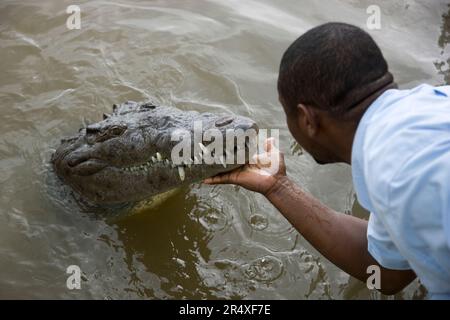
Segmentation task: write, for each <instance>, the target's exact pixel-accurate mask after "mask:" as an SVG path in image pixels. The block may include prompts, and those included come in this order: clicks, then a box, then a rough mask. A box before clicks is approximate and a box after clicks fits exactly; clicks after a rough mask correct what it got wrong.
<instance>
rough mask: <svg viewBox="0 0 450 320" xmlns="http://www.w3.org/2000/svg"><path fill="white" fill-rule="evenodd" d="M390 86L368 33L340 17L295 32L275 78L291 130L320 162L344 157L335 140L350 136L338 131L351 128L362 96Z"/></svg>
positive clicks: (383, 63)
mask: <svg viewBox="0 0 450 320" xmlns="http://www.w3.org/2000/svg"><path fill="white" fill-rule="evenodd" d="M393 86H394V83H393V78H392V75H391V74H390V73H389V72H388V65H387V63H386V60H385V59H384V57H383V55H382V53H381V50H380V49H379V47H378V46H377V44H376V43H375V41H374V40H373V39H372V37H371V36H370V35H369V34H367V33H366V32H365V31H363V30H361V29H360V28H357V27H355V26H352V25H348V24H344V23H327V24H324V25H321V26H318V27H316V28H313V29H311V30H309V31H308V32H306V33H305V34H303V35H302V36H301V37H299V38H298V39H297V40H296V41H295V42H294V43H293V44H292V45H291V46H290V47H289V48H288V49H287V50H286V52H285V53H284V55H283V58H282V60H281V65H280V73H279V78H278V93H279V97H280V102H281V104H282V105H283V108H284V110H285V113H286V116H287V123H288V127H289V130H290V131H291V133H292V135H293V136H294V138H295V139H296V140H297V142H299V143H300V145H302V146H303V147H304V148H305V149H306V151H308V152H309V153H310V154H311V155H312V156H313V157H314V158H315V160H316V161H317V162H318V163H331V162H339V161H344V159H343V157H342V156H340V155H339V154H338V153H339V152H337V150H336V142H338V143H337V144H339V139H341V138H342V141H344V140H348V137H344V136H343V137H336V134H337V133H338V132H340V133H342V132H346V131H348V132H349V133H354V131H355V130H356V127H357V124H358V122H359V120H360V118H361V116H362V114H363V113H364V111H365V109H366V108H367V105H368V104H367V103H364V102H365V101H366V102H367V99H369V98H370V97H372V98H376V97H377V96H378V95H379V94H380V93H382V92H384V91H385V90H387V89H388V88H392V87H393ZM371 101H373V99H372V100H370V102H371ZM346 127H347V128H348V129H349V130H342V129H345V128H346Z"/></svg>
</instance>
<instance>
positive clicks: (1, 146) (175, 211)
mask: <svg viewBox="0 0 450 320" xmlns="http://www.w3.org/2000/svg"><path fill="white" fill-rule="evenodd" d="M447 2H448V1H427V0H423V1H413V0H405V1H395V4H393V1H387V0H386V1H374V0H370V1H356V0H341V1H338V0H332V1H274V0H271V1H269V0H265V1H247V0H246V1H219V0H217V1H197V0H196V1H193V0H191V1H125V0H124V1H121V2H119V1H111V2H110V1H108V2H106V1H89V2H87V1H85V2H83V1H79V2H77V4H79V5H80V7H81V30H68V29H67V28H66V19H67V17H68V14H66V7H67V6H68V5H70V4H72V3H71V2H70V1H58V0H54V1H48V0H45V1H44V0H41V1H5V0H2V1H1V3H0V50H1V51H0V72H1V74H0V101H1V117H0V298H97V299H102V298H113V299H116V298H249V299H252V298H269V299H278V298H282V299H305V298H320V299H329V298H335V299H348V298H376V299H379V298H383V297H381V296H380V295H377V294H373V293H371V292H370V291H369V290H368V289H366V288H365V286H364V284H362V283H360V282H358V281H356V280H355V279H352V278H350V277H349V276H348V275H346V274H345V273H344V272H342V271H340V270H339V269H337V268H336V267H335V266H333V265H332V264H330V263H329V262H328V261H327V260H326V259H324V258H323V257H322V256H320V255H319V254H318V253H317V252H316V251H315V250H314V249H312V248H311V247H310V246H309V244H308V243H306V241H305V240H304V239H303V238H302V237H301V236H299V235H298V234H297V233H296V231H295V230H294V229H293V228H292V227H291V226H290V225H289V224H288V223H287V222H286V221H285V220H284V218H283V217H282V216H281V215H280V214H279V213H278V212H277V211H276V210H275V209H274V208H273V207H272V206H271V205H270V204H269V203H268V202H267V201H266V200H264V199H263V198H262V197H261V196H259V195H256V194H253V193H250V192H246V191H244V190H241V189H238V188H236V187H232V186H221V187H208V186H200V185H194V186H192V187H191V188H189V189H188V190H184V191H183V192H181V193H180V194H178V195H177V196H176V197H175V198H173V199H172V200H171V201H169V202H167V203H165V204H164V205H163V206H162V207H160V208H159V209H157V210H155V212H152V213H151V214H147V215H142V216H135V217H133V218H130V219H128V220H125V221H121V222H118V223H115V224H112V223H106V222H103V221H95V220H92V219H90V218H88V217H87V216H86V215H84V214H80V213H79V212H77V210H73V209H68V208H69V207H70V206H66V205H65V202H64V199H60V198H59V196H60V195H59V194H58V193H57V192H54V190H52V189H51V188H50V190H49V188H48V185H47V177H48V165H47V163H48V160H49V157H50V154H51V152H52V148H55V147H56V146H57V144H58V142H59V139H60V138H61V137H62V136H65V135H69V134H71V133H72V132H74V131H76V130H78V128H79V127H80V126H81V125H82V123H83V122H84V121H86V122H89V121H96V120H98V119H99V118H100V117H101V114H102V113H104V112H108V111H109V110H110V108H111V105H112V104H113V103H116V102H123V101H125V100H136V101H140V100H146V99H147V98H149V97H152V98H154V99H157V101H159V102H160V103H161V104H167V105H174V106H177V107H179V108H182V109H195V110H198V111H206V110H208V111H224V110H225V111H229V112H234V113H238V114H241V115H245V116H250V117H252V118H253V119H255V120H256V121H257V122H258V123H259V124H260V127H266V128H280V129H281V142H280V145H281V148H282V150H283V151H284V152H286V155H287V157H286V158H287V165H288V170H289V174H290V176H291V177H292V178H294V179H295V180H296V181H297V182H298V183H299V184H301V185H302V186H303V187H304V188H306V189H308V190H309V191H311V192H312V193H313V194H314V195H316V196H317V197H319V198H320V199H321V200H323V201H324V202H325V203H327V204H328V205H330V206H331V207H333V208H335V209H337V210H340V211H342V212H346V213H349V214H352V213H351V212H352V207H353V202H354V194H353V191H352V186H351V178H350V172H349V168H348V167H346V166H343V165H336V166H325V167H319V166H317V165H315V164H314V163H313V162H312V161H311V159H310V158H309V157H308V156H307V155H305V154H302V153H301V152H300V151H299V150H298V149H296V148H295V146H294V144H293V139H292V138H291V137H290V136H289V134H288V132H287V130H286V128H285V122H284V115H283V113H282V110H281V107H280V106H279V104H278V102H277V92H276V79H277V69H278V64H279V60H280V58H281V55H282V53H283V51H284V50H285V48H286V47H287V46H288V45H289V44H290V43H291V41H293V40H294V39H295V38H296V37H297V36H298V35H300V34H301V33H302V32H304V31H306V30H307V29H309V28H310V27H313V26H315V25H318V24H320V23H323V22H327V21H331V20H339V21H346V22H349V23H353V24H356V25H359V26H361V27H365V22H366V19H367V17H368V15H367V14H366V8H367V7H368V6H369V5H370V4H373V3H378V4H379V5H380V6H381V9H382V30H379V31H371V34H373V36H374V37H375V38H376V39H377V41H378V42H379V44H380V46H381V47H382V49H383V50H384V52H385V54H386V57H387V59H388V60H389V62H390V66H391V69H392V71H393V73H394V74H395V76H396V77H397V80H398V81H399V83H400V84H401V86H402V87H411V86H414V85H416V84H419V83H421V82H427V83H431V84H443V83H445V82H448V81H449V80H450V76H449V72H448V71H447V70H448V62H449V60H448V59H449V58H448V57H449V50H450V49H449V47H450V46H449V47H447V46H446V45H447V43H448V42H449V40H450V34H449V33H448V31H449V26H450V15H449V7H448V6H447ZM445 28H447V29H445ZM353 214H357V215H362V216H363V215H364V213H362V212H361V210H358V209H354V210H353ZM69 265H78V266H80V268H81V270H82V271H83V282H82V289H81V290H74V291H70V290H68V289H67V288H66V278H67V276H68V275H67V274H66V273H65V271H66V268H67V267H68V266H69ZM423 294H424V293H423V291H422V289H421V288H420V287H419V286H418V284H417V283H414V284H412V285H410V286H409V287H408V288H407V289H406V290H404V292H402V293H401V294H399V295H397V296H396V298H422V297H423Z"/></svg>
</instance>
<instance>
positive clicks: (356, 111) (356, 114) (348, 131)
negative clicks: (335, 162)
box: [333, 82, 397, 165]
mask: <svg viewBox="0 0 450 320" xmlns="http://www.w3.org/2000/svg"><path fill="white" fill-rule="evenodd" d="M396 88H397V84H396V83H395V82H391V83H389V84H387V85H386V86H384V87H382V88H380V89H379V90H377V91H376V92H374V93H372V94H371V95H370V96H368V97H367V98H365V99H364V100H363V101H361V102H360V103H358V104H357V105H356V106H354V107H353V108H352V111H351V113H352V114H351V116H350V117H348V119H347V120H344V121H342V122H341V125H339V126H338V131H339V132H336V135H333V136H335V137H341V139H340V140H339V141H336V142H335V143H336V147H337V155H338V156H339V158H341V160H342V161H343V162H345V163H347V164H350V165H351V159H352V146H353V141H354V138H355V134H356V130H357V128H358V125H359V122H360V121H361V119H362V117H363V116H364V114H365V112H366V111H367V110H368V109H369V107H370V106H371V105H372V104H373V103H374V102H375V100H377V99H378V98H379V97H380V96H381V95H382V94H383V93H385V92H386V91H387V90H390V89H396ZM342 137H344V138H343V139H342Z"/></svg>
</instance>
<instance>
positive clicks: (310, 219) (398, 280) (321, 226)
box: [266, 176, 416, 294]
mask: <svg viewBox="0 0 450 320" xmlns="http://www.w3.org/2000/svg"><path fill="white" fill-rule="evenodd" d="M266 196H267V199H269V201H270V202H271V203H272V204H273V205H274V206H275V207H276V208H277V209H278V210H279V211H280V212H281V213H282V214H283V216H284V217H285V218H286V219H287V220H289V222H290V223H291V224H292V225H293V226H294V227H295V229H297V230H298V232H300V233H301V234H302V236H303V237H304V238H305V239H306V240H307V241H308V242H309V243H311V245H312V246H313V247H314V248H316V249H317V250H318V251H319V252H320V253H321V254H322V255H323V256H325V257H326V258H327V259H328V260H330V261H331V262H332V263H334V264H335V265H336V266H338V267H339V268H341V269H342V270H344V271H345V272H347V273H348V274H350V275H352V276H354V277H355V278H357V279H359V280H361V281H364V282H366V280H367V278H368V276H370V274H367V267H368V266H370V265H379V264H378V263H377V261H376V260H375V259H374V258H372V256H371V255H370V253H369V251H368V250H367V221H365V220H363V219H359V218H356V217H353V216H350V215H346V214H342V213H338V212H336V211H334V210H332V209H330V208H328V207H327V206H325V205H323V204H322V203H321V202H320V201H318V200H317V199H315V198H314V197H312V196H311V195H310V194H308V193H306V192H304V191H302V190H301V189H300V188H299V187H298V186H297V185H296V184H295V183H294V182H292V181H291V180H289V178H287V177H286V176H285V177H281V178H280V179H279V180H278V182H277V183H276V184H275V185H274V186H273V187H272V188H271V190H270V191H269V192H268V193H267V194H266ZM380 269H381V288H380V291H381V292H382V293H384V294H394V293H397V292H398V291H400V290H401V289H403V288H404V287H405V286H406V285H408V284H409V283H410V282H411V281H412V280H414V279H415V277H416V275H415V274H414V272H413V271H411V270H390V269H386V268H383V267H381V266H380Z"/></svg>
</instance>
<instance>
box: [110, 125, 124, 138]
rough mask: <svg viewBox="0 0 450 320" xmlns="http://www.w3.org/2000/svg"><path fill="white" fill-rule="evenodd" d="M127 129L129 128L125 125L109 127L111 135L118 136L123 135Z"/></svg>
mask: <svg viewBox="0 0 450 320" xmlns="http://www.w3.org/2000/svg"><path fill="white" fill-rule="evenodd" d="M126 129H127V128H125V127H119V126H114V127H111V128H109V129H108V134H109V135H111V136H116V137H117V136H120V135H122V134H123V133H124V132H125V130H126Z"/></svg>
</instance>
